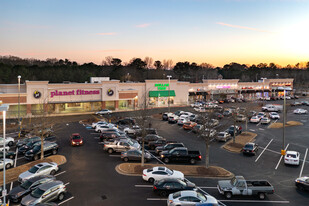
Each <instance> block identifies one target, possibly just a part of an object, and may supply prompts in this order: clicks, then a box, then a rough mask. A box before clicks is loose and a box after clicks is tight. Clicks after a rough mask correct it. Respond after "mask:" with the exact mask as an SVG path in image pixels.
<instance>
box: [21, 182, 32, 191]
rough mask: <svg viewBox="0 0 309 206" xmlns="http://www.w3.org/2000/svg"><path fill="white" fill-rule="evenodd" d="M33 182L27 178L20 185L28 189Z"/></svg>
mask: <svg viewBox="0 0 309 206" xmlns="http://www.w3.org/2000/svg"><path fill="white" fill-rule="evenodd" d="M32 183H33V182H30V181H29V180H27V181H26V182H24V183H23V184H21V185H20V187H21V188H23V189H25V190H27V189H28V188H29V187H30V186H31V185H32Z"/></svg>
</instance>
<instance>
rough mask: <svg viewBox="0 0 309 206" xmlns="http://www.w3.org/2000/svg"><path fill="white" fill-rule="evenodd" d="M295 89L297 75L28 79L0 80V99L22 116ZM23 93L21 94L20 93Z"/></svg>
mask: <svg viewBox="0 0 309 206" xmlns="http://www.w3.org/2000/svg"><path fill="white" fill-rule="evenodd" d="M283 89H285V90H287V94H288V95H289V94H291V92H292V90H293V79H266V80H264V81H263V82H239V80H238V79H218V80H216V79H211V80H209V79H208V80H203V82H202V83H189V82H180V81H177V80H175V79H171V80H168V79H156V80H146V81H145V82H138V83H132V82H130V83H125V82H120V81H119V80H109V79H108V78H105V79H104V81H95V82H90V83H62V84H51V83H49V82H48V81H26V82H25V84H21V86H20V93H19V94H18V85H16V84H5V85H0V101H2V103H6V104H9V105H10V109H9V114H10V115H11V116H12V117H13V116H16V117H17V112H18V105H20V114H21V116H27V115H28V116H29V115H37V114H41V113H42V112H48V113H52V114H63V113H83V112H95V111H98V110H100V109H111V110H134V109H137V108H144V107H145V105H146V106H147V107H167V106H168V105H169V104H170V106H178V105H188V104H189V103H191V102H194V101H197V100H209V99H223V98H231V97H242V98H246V99H248V100H254V99H257V98H259V97H261V96H264V97H265V96H271V95H277V96H280V95H283ZM18 97H19V98H18ZM18 99H19V100H18Z"/></svg>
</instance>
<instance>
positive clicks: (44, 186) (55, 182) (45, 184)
mask: <svg viewBox="0 0 309 206" xmlns="http://www.w3.org/2000/svg"><path fill="white" fill-rule="evenodd" d="M60 184H63V182H62V181H60V180H55V181H52V182H47V183H44V184H42V185H40V186H39V188H40V189H41V190H44V191H46V190H48V189H49V188H51V187H54V186H56V185H60Z"/></svg>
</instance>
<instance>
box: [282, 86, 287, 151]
mask: <svg viewBox="0 0 309 206" xmlns="http://www.w3.org/2000/svg"><path fill="white" fill-rule="evenodd" d="M285 103H286V100H285V88H284V89H283V134H282V143H283V147H282V150H281V155H285V122H286V119H285V118H286V116H285V110H286V105H285Z"/></svg>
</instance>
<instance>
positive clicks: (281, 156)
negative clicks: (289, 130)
mask: <svg viewBox="0 0 309 206" xmlns="http://www.w3.org/2000/svg"><path fill="white" fill-rule="evenodd" d="M289 145H290V144H288V145H287V146H286V147H285V149H284V150H285V151H286V150H287V149H288V147H289ZM282 158H283V155H281V157H280V159H279V162H278V164H277V166H276V168H275V170H276V169H278V167H279V164H280V162H281V160H282Z"/></svg>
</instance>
